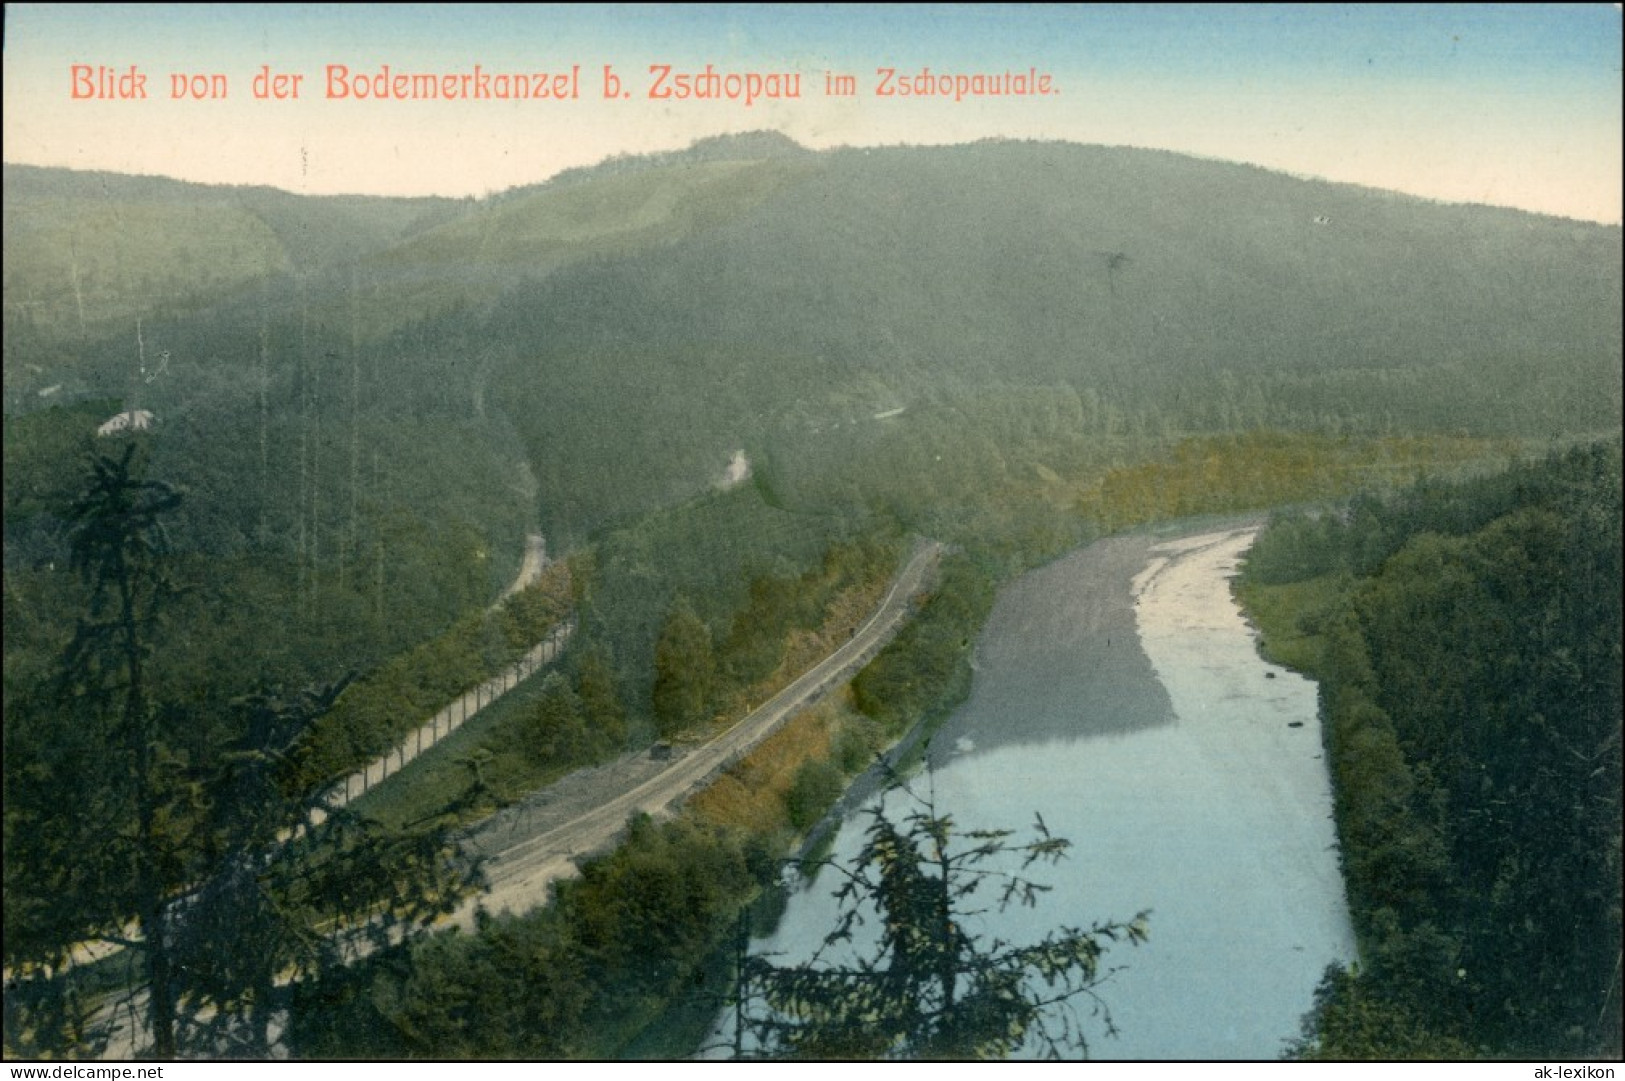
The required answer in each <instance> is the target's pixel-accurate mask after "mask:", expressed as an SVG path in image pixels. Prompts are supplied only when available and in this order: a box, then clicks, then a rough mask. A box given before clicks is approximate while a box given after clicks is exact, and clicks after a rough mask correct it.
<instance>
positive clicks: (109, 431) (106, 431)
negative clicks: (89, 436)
mask: <svg viewBox="0 0 1625 1081" xmlns="http://www.w3.org/2000/svg"><path fill="white" fill-rule="evenodd" d="M156 419H157V418H156V417H154V416H153V415H152V413H151V412H150V411H149V410H146V409H126V410H125V411H124V412H122V413H115V414H114V415H113V416H111V417H109V418H108V419H107V420H106V421H104V422H103V423H102V426H101V427H100V428H97V429H96V434H97V435H116V434H118V433H119V432H144V431H146V430H147V429H148V428H151V427H152V422H153V421H154V420H156Z"/></svg>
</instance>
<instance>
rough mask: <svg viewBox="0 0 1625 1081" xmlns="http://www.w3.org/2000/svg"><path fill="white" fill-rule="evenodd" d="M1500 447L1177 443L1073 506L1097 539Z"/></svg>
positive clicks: (1382, 480) (1255, 435)
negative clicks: (1099, 534) (1096, 529)
mask: <svg viewBox="0 0 1625 1081" xmlns="http://www.w3.org/2000/svg"><path fill="white" fill-rule="evenodd" d="M1511 449H1512V448H1511V446H1510V445H1509V444H1505V443H1494V442H1490V441H1488V440H1482V439H1467V438H1460V437H1455V436H1407V437H1394V438H1379V439H1363V438H1361V439H1357V438H1352V437H1348V438H1338V437H1332V436H1324V435H1316V434H1306V433H1289V432H1271V431H1253V432H1246V433H1243V434H1240V435H1221V436H1201V437H1195V438H1190V439H1185V440H1182V441H1181V442H1179V443H1178V444H1177V445H1176V446H1175V447H1174V448H1173V450H1172V451H1170V452H1169V453H1168V454H1167V456H1165V457H1164V458H1162V459H1161V460H1156V461H1150V462H1145V463H1142V464H1137V465H1128V466H1120V467H1118V468H1114V469H1111V470H1109V471H1107V472H1106V473H1105V475H1104V476H1102V477H1101V478H1100V479H1099V481H1098V482H1095V483H1093V484H1091V485H1089V486H1088V487H1085V488H1084V489H1083V490H1082V491H1081V492H1079V494H1078V497H1077V503H1076V506H1077V509H1078V510H1079V511H1081V512H1082V513H1083V514H1084V515H1085V516H1086V517H1088V518H1090V519H1092V520H1094V521H1096V522H1098V523H1099V525H1100V526H1101V528H1102V530H1103V531H1105V532H1115V531H1117V530H1121V529H1127V528H1131V527H1133V526H1137V525H1143V524H1145V523H1147V522H1154V521H1158V520H1165V519H1172V518H1187V517H1192V516H1195V515H1201V514H1222V513H1229V512H1234V511H1242V510H1251V509H1261V508H1265V507H1275V506H1280V505H1282V504H1284V503H1301V502H1307V501H1311V500H1318V499H1332V498H1339V497H1342V496H1346V495H1349V494H1351V493H1352V492H1354V491H1355V490H1357V489H1359V488H1361V487H1371V486H1384V487H1386V486H1389V485H1392V484H1395V483H1403V482H1408V481H1410V480H1413V479H1415V478H1416V477H1417V476H1419V475H1421V474H1422V473H1423V472H1438V471H1439V470H1441V469H1448V468H1450V467H1454V466H1460V465H1464V464H1467V463H1472V462H1475V461H1479V460H1482V459H1486V458H1503V459H1504V458H1505V457H1507V456H1508V454H1509V453H1510V451H1511Z"/></svg>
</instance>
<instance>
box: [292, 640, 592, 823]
mask: <svg viewBox="0 0 1625 1081" xmlns="http://www.w3.org/2000/svg"><path fill="white" fill-rule="evenodd" d="M575 629H576V618H575V616H574V615H573V614H572V615H571V616H570V618H569V619H568V620H566V621H565V622H563V623H561V624H559V625H558V626H557V627H554V628H553V631H552V633H550V634H549V635H548V636H547V637H546V638H544V639H542V640H541V641H540V642H539V643H537V644H536V645H535V646H533V647H532V648H531V650H530V651H529V652H528V653H526V654H525V655H524V656H523V657H521V658H519V660H517V661H515V662H514V663H513V664H512V665H511V666H510V667H509V668H508V669H507V670H506V671H503V672H499V673H498V674H497V675H495V676H492V677H491V678H490V679H488V680H486V681H485V682H484V683H481V684H480V685H479V686H477V687H474V688H472V689H471V690H467V691H464V692H463V693H462V694H461V695H459V696H458V698H457V700H456V701H454V702H452V703H450V704H449V705H447V706H446V707H445V708H444V709H442V710H441V711H440V712H439V713H436V714H435V715H434V716H433V717H431V718H430V719H429V720H427V721H425V722H424V723H423V724H422V725H420V726H419V727H418V729H417V730H416V731H415V732H411V733H409V734H408V735H407V736H406V738H405V739H403V740H401V741H400V742H399V743H397V744H396V745H395V746H394V747H391V748H390V749H389V750H387V751H385V752H384V753H383V754H382V755H380V756H379V757H378V758H375V759H373V760H372V762H370V763H368V764H367V766H366V767H365V768H363V769H359V770H356V771H355V772H354V773H352V774H350V775H349V776H348V777H346V778H345V779H344V780H342V781H340V782H339V783H338V784H336V785H334V786H333V787H332V788H331V789H329V790H328V792H327V795H326V797H325V798H324V801H323V802H325V803H328V804H330V805H337V806H339V807H345V806H348V805H349V804H350V802H351V801H352V800H357V799H360V798H361V797H362V796H363V795H365V794H366V793H367V792H369V791H371V790H372V788H373V786H375V785H378V784H382V783H383V782H384V781H385V780H386V779H387V778H389V777H393V776H394V775H395V774H397V773H399V772H400V771H401V770H403V769H405V768H406V766H407V765H409V764H410V763H411V762H412V761H413V760H415V759H416V758H417V757H418V755H420V754H422V753H423V752H424V751H427V750H429V749H430V748H431V747H433V746H434V745H435V744H437V743H439V742H440V741H441V740H443V739H445V738H446V737H447V736H449V735H451V734H452V733H453V732H455V731H457V729H459V728H461V727H462V726H463V724H464V723H465V722H466V721H468V719H469V718H471V717H473V716H474V715H475V714H477V713H478V712H479V711H480V710H482V709H484V708H485V707H486V706H489V705H490V704H491V703H492V702H495V701H496V700H497V699H499V698H501V697H502V696H503V695H505V694H507V693H508V692H509V691H511V690H513V689H514V688H515V687H517V686H518V685H519V684H520V683H522V682H523V681H525V680H527V679H529V678H530V677H531V676H533V675H535V674H536V673H537V672H539V671H540V670H541V669H543V668H545V667H546V666H548V665H549V664H552V663H553V662H554V661H555V660H556V659H557V658H558V655H559V654H560V653H561V652H562V651H563V650H564V646H565V643H567V642H568V641H569V640H570V636H571V635H573V634H574V633H575Z"/></svg>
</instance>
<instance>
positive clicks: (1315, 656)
mask: <svg viewBox="0 0 1625 1081" xmlns="http://www.w3.org/2000/svg"><path fill="white" fill-rule="evenodd" d="M1348 588H1349V583H1348V580H1347V579H1346V578H1345V577H1343V576H1339V575H1324V576H1322V577H1319V578H1311V579H1308V580H1307V581H1303V582H1292V583H1289V584H1287V585H1263V584H1261V583H1258V582H1240V583H1238V584H1237V585H1236V598H1237V599H1238V600H1239V601H1240V602H1241V607H1242V610H1243V611H1245V612H1246V613H1247V617H1248V618H1249V619H1250V620H1252V622H1253V625H1254V626H1256V627H1257V628H1258V632H1259V636H1260V638H1261V643H1260V647H1259V648H1260V652H1261V653H1263V655H1264V657H1265V658H1266V659H1268V660H1270V661H1273V662H1275V663H1276V664H1284V665H1286V666H1287V667H1288V668H1291V669H1292V670H1294V671H1296V672H1302V673H1303V674H1304V675H1307V676H1310V677H1314V676H1315V675H1316V673H1317V672H1318V671H1319V670H1320V664H1321V651H1322V649H1323V648H1324V646H1325V640H1324V638H1323V636H1322V635H1321V634H1320V632H1319V629H1318V619H1319V617H1320V616H1321V615H1322V614H1323V613H1326V612H1329V611H1332V610H1333V609H1334V608H1335V607H1336V606H1337V605H1338V604H1339V603H1340V602H1341V600H1342V598H1343V596H1344V594H1345V593H1346V592H1347V590H1348Z"/></svg>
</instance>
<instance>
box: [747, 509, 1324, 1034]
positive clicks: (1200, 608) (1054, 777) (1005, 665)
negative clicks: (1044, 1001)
mask: <svg viewBox="0 0 1625 1081" xmlns="http://www.w3.org/2000/svg"><path fill="white" fill-rule="evenodd" d="M1250 537H1251V528H1244V527H1234V526H1232V527H1231V528H1228V529H1219V530H1216V531H1213V532H1209V533H1205V534H1197V535H1194V536H1190V537H1183V538H1178V537H1176V538H1172V539H1171V540H1164V539H1160V538H1157V537H1150V536H1127V537H1116V538H1111V539H1108V540H1106V541H1103V542H1100V543H1098V544H1095V545H1091V546H1089V547H1088V548H1085V549H1082V550H1080V551H1078V552H1075V553H1073V554H1071V555H1069V556H1066V557H1064V558H1063V559H1061V560H1059V561H1057V562H1056V563H1053V564H1050V565H1049V566H1047V567H1043V568H1040V569H1039V570H1037V571H1034V572H1031V573H1029V574H1028V575H1025V576H1023V577H1022V578H1019V579H1017V580H1015V581H1014V582H1012V583H1009V584H1008V585H1007V586H1006V587H1005V588H1004V589H1003V590H1001V592H1000V594H999V597H998V600H997V602H996V604H995V606H994V610H993V612H992V614H991V616H990V618H989V619H988V622H987V625H986V628H985V629H984V631H983V633H982V635H981V636H980V638H979V639H978V642H977V646H976V652H975V658H976V668H977V671H976V681H975V685H974V687H973V690H972V694H971V696H970V698H969V700H968V701H967V702H966V703H965V704H964V706H962V707H961V708H960V709H959V710H958V711H956V712H955V714H954V715H953V716H952V717H950V718H949V719H948V720H947V721H946V722H945V723H944V724H943V726H942V728H941V729H940V730H939V732H938V734H937V736H936V739H935V741H934V744H933V748H932V761H933V764H934V767H935V773H934V776H933V785H934V789H935V793H936V798H937V801H938V807H939V810H941V811H946V812H947V813H950V814H951V815H952V816H953V818H954V820H955V822H956V823H958V824H959V825H960V826H961V827H962V828H966V829H974V828H1015V829H1018V830H1019V829H1022V828H1024V827H1025V826H1026V825H1027V824H1029V823H1031V822H1032V821H1033V817H1034V815H1035V813H1036V814H1040V815H1042V817H1043V820H1044V822H1045V823H1046V824H1047V826H1048V827H1049V829H1050V830H1052V831H1053V832H1054V833H1055V834H1057V835H1059V836H1064V837H1067V838H1069V839H1070V840H1071V841H1072V842H1073V850H1072V858H1071V859H1069V860H1067V861H1065V862H1064V863H1063V864H1061V865H1060V866H1059V867H1058V868H1056V869H1055V871H1054V872H1053V873H1051V874H1050V875H1048V876H1047V877H1048V879H1049V883H1050V885H1052V886H1053V892H1051V893H1049V894H1047V895H1046V896H1045V899H1044V900H1043V901H1041V902H1040V904H1039V905H1038V906H1037V907H1036V908H1034V909H1023V910H1021V911H1010V912H1006V913H1004V914H1001V915H999V916H997V917H989V918H988V920H987V921H986V923H985V925H984V926H983V927H982V928H981V930H982V933H984V934H986V935H997V936H998V937H1001V938H1004V939H1005V940H1007V941H1012V942H1023V941H1032V940H1035V939H1036V938H1038V937H1041V935H1042V933H1043V932H1044V931H1045V930H1047V929H1049V928H1052V927H1054V926H1057V925H1060V924H1068V925H1084V926H1087V925H1088V924H1090V923H1093V922H1094V921H1096V920H1104V919H1120V918H1126V917H1127V916H1129V915H1132V914H1133V913H1134V912H1136V911H1138V910H1140V909H1143V908H1151V909H1152V910H1153V912H1152V917H1151V921H1150V930H1151V939H1150V942H1149V944H1148V945H1146V946H1144V947H1142V948H1140V949H1138V950H1135V951H1133V952H1126V951H1124V950H1123V949H1122V948H1121V947H1119V948H1118V949H1116V950H1114V951H1112V952H1111V953H1110V954H1109V955H1108V956H1107V958H1106V964H1107V965H1108V966H1116V965H1123V966H1126V967H1124V968H1123V970H1122V971H1120V972H1118V973H1116V974H1115V975H1114V976H1112V978H1111V979H1110V980H1109V982H1108V983H1107V985H1106V986H1105V988H1104V989H1103V995H1104V997H1105V999H1106V1000H1107V1002H1108V1004H1109V1006H1110V1009H1111V1011H1112V1017H1113V1019H1114V1021H1115V1023H1116V1025H1117V1027H1118V1028H1119V1029H1120V1030H1121V1033H1122V1035H1121V1036H1120V1037H1119V1038H1117V1039H1106V1038H1092V1040H1091V1042H1092V1045H1093V1046H1092V1049H1091V1050H1092V1054H1093V1056H1094V1057H1097V1058H1145V1059H1185V1058H1274V1057H1276V1056H1277V1055H1278V1054H1279V1053H1280V1051H1281V1049H1282V1047H1283V1045H1284V1043H1285V1041H1287V1040H1288V1039H1290V1038H1292V1037H1294V1036H1295V1035H1296V1034H1297V1032H1298V1025H1299V1020H1300V1018H1301V1016H1302V1015H1303V1014H1304V1013H1305V1012H1306V1011H1307V1010H1308V1009H1309V1008H1310V1005H1311V1001H1312V994H1313V990H1314V987H1315V985H1316V983H1317V981H1318V979H1319V977H1320V974H1321V972H1322V971H1323V970H1324V968H1325V966H1326V965H1327V964H1328V963H1329V962H1332V961H1335V960H1344V959H1347V958H1348V957H1350V956H1352V945H1353V944H1352V936H1351V934H1350V932H1349V930H1348V920H1347V914H1346V909H1345V907H1344V902H1343V891H1342V884H1341V879H1340V877H1339V874H1338V870H1337V860H1336V854H1335V851H1334V849H1333V848H1332V845H1331V832H1330V822H1329V818H1328V816H1329V815H1330V809H1331V808H1330V796H1329V792H1328V789H1327V787H1326V781H1325V770H1324V766H1323V763H1322V761H1321V760H1320V758H1319V757H1318V756H1319V753H1320V751H1319V734H1318V722H1317V721H1316V720H1315V699H1314V689H1313V686H1312V685H1310V684H1308V683H1307V681H1303V680H1301V679H1299V680H1297V682H1296V683H1294V681H1293V679H1289V678H1287V677H1288V676H1289V673H1286V672H1285V671H1284V670H1281V669H1278V668H1276V667H1275V666H1272V665H1267V664H1266V663H1265V662H1264V661H1262V660H1261V659H1260V658H1259V657H1258V655H1257V652H1256V645H1255V641H1254V638H1253V635H1252V632H1251V630H1250V628H1249V627H1248V626H1247V624H1246V622H1245V620H1244V619H1243V618H1242V617H1241V614H1240V612H1239V610H1238V609H1237V607H1236V605H1235V602H1234V600H1233V599H1232V598H1231V595H1230V587H1229V578H1230V576H1231V575H1232V574H1233V573H1234V571H1235V566H1236V561H1237V559H1238V558H1239V557H1240V555H1241V553H1242V552H1243V551H1244V550H1245V547H1246V544H1247V543H1248V542H1249V541H1250ZM1294 678H1296V677H1294ZM861 825H862V822H861V816H860V818H859V819H850V820H849V821H848V824H847V826H846V827H845V828H844V829H843V830H842V832H841V834H840V836H839V837H838V838H837V839H836V841H835V843H834V854H835V857H836V858H837V859H845V858H846V857H847V856H849V855H850V853H851V852H852V851H854V850H855V848H856V844H857V834H858V832H859V830H860V829H861ZM830 888H831V884H830V883H829V882H815V883H814V884H813V885H812V886H811V887H810V888H809V889H807V890H804V891H803V892H801V893H798V894H797V895H796V896H795V897H793V898H792V899H791V903H790V906H789V908H788V910H787V912H786V915H785V918H784V920H783V922H782V923H781V926H780V929H779V931H778V933H777V934H775V935H774V936H773V937H772V938H771V939H769V940H767V941H765V942H762V943H759V944H758V947H757V949H758V950H759V951H761V952H769V953H771V952H781V953H783V954H784V955H785V959H786V960H787V961H791V960H793V959H794V958H796V957H802V956H810V954H811V952H812V950H813V949H814V948H816V946H817V944H818V942H819V940H820V938H821V935H822V932H823V930H825V929H827V928H829V927H830V926H833V917H834V914H835V905H834V902H833V900H832V899H831V898H829V896H828V893H829V890H830ZM1097 1035H1098V1033H1097Z"/></svg>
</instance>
